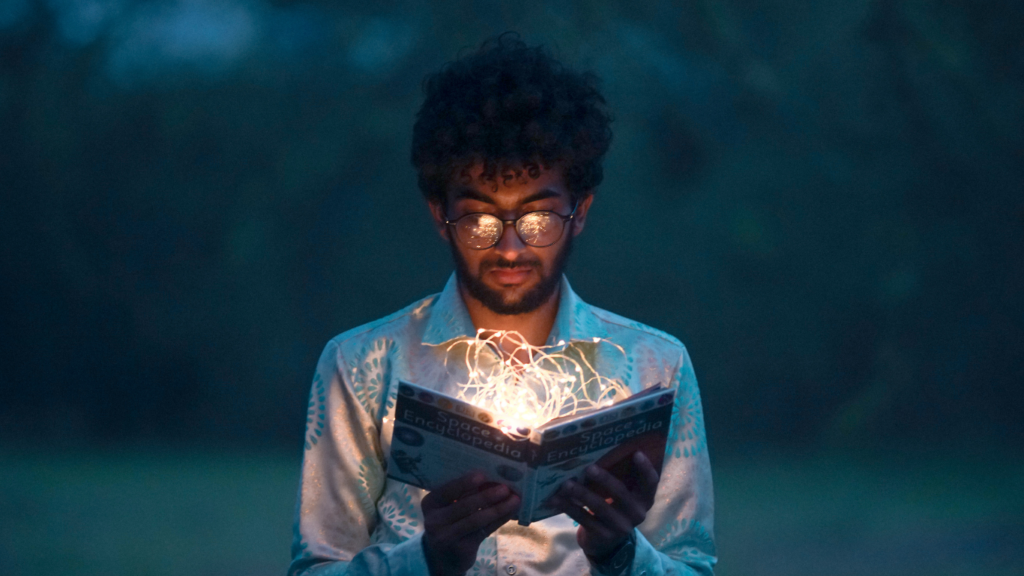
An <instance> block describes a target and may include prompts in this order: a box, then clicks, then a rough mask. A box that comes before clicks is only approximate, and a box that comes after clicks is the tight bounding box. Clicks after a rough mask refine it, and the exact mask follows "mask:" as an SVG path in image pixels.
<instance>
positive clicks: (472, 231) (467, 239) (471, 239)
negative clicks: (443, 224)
mask: <svg viewBox="0 0 1024 576" xmlns="http://www.w3.org/2000/svg"><path fill="white" fill-rule="evenodd" d="M563 226H564V222H563V220H562V218H561V217H560V216H558V215H557V214H555V213H554V212H547V211H541V212H530V213H529V214H524V215H523V216H522V217H520V218H519V219H518V220H516V231H517V232H519V237H520V238H521V239H522V240H523V242H525V243H527V244H529V245H530V246H534V247H538V248H542V247H544V246H550V245H552V244H554V243H555V242H558V239H559V238H561V237H562V228H563ZM503 231H504V224H503V223H502V221H501V220H500V219H498V218H497V217H496V216H492V215H490V214H469V215H466V216H464V217H462V218H460V219H459V220H458V222H457V223H456V227H455V233H456V235H457V236H458V238H459V240H460V241H461V242H462V243H463V244H465V245H466V246H467V247H469V248H473V249H475V250H483V249H484V248H490V247H491V246H494V245H495V244H497V243H498V240H499V239H501V234H502V232H503Z"/></svg>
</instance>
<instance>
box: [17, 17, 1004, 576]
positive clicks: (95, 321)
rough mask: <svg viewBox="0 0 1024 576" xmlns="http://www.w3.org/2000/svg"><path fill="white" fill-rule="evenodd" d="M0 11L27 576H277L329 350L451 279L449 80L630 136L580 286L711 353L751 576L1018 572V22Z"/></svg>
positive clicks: (730, 548) (733, 526)
mask: <svg viewBox="0 0 1024 576" xmlns="http://www.w3.org/2000/svg"><path fill="white" fill-rule="evenodd" d="M360 6H362V4H361V3H359V4H357V3H338V2H327V1H323V2H302V3H298V2H266V1H257V0H218V1H209V2H202V1H199V0H179V1H176V2H175V1H168V2H136V1H132V0H47V1H46V2H31V1H30V0H2V1H0V330H2V332H0V337H2V340H3V346H2V347H0V572H4V573H12V574H32V573H37V572H38V573H44V571H51V570H62V569H63V570H73V571H75V572H76V573H87V574H91V573H108V574H109V573H126V574H136V573H139V574H142V573H145V574H150V573H152V574H164V573H168V574H171V573H181V572H183V571H188V572H191V573H198V574H206V573H210V574H213V573H218V574H224V573H229V574H236V573H237V574H249V573H257V574H279V573H283V571H284V566H285V564H286V563H287V554H288V553H287V545H288V543H289V542H290V535H289V525H290V514H291V509H290V506H291V503H292V501H293V500H292V499H293V494H294V490H295V487H296V485H297V484H296V483H297V474H298V461H299V458H300V454H301V448H300V447H301V442H302V440H301V439H302V435H303V425H304V416H305V405H306V400H307V394H308V390H309V381H310V377H311V374H312V370H313V367H314V363H315V361H316V358H317V357H318V355H319V353H320V350H321V349H322V347H323V345H324V343H325V342H326V341H327V340H328V339H329V338H330V337H332V336H333V335H335V334H337V333H339V332H341V331H343V330H346V329H348V328H351V327H354V326H356V325H358V324H361V323H364V322H367V321H370V320H373V319H376V318H378V317H380V316H383V315H385V314H388V313H390V312H392V311H394V310H397V309H399V308H401V307H403V306H405V305H406V304H408V303H410V302H412V301H414V300H416V299H419V298H421V297H423V296H425V295H427V294H430V293H433V292H437V291H439V290H440V289H441V288H442V286H443V283H444V281H445V279H446V278H447V276H448V274H449V273H450V270H451V264H450V262H449V256H448V254H447V250H446V248H445V246H444V245H443V244H442V242H441V241H440V239H438V238H437V236H436V234H435V233H434V232H433V230H432V228H431V225H430V223H429V220H428V214H427V211H426V207H425V203H424V202H423V200H422V197H421V196H420V194H419V191H418V190H417V188H416V184H415V174H414V171H413V170H412V168H411V166H410V164H409V160H408V157H409V145H410V135H411V127H412V122H413V116H414V114H415V111H416V109H417V108H418V105H419V101H420V98H421V92H420V81H421V80H422V78H423V76H424V75H425V74H427V73H429V72H432V71H434V70H436V69H437V68H438V67H439V66H440V65H441V64H443V63H444V62H446V61H448V60H450V59H452V58H453V57H455V56H456V55H457V54H459V53H460V50H463V51H464V50H470V49H472V48H473V47H475V46H477V45H478V44H479V43H480V42H481V41H482V40H483V39H485V38H487V37H488V36H491V35H494V34H497V33H500V32H502V31H505V30H510V29H511V30H517V31H519V32H521V34H522V35H523V38H524V39H525V40H526V41H527V42H529V43H531V44H533V43H543V44H545V45H547V46H549V47H550V48H551V49H552V50H553V52H555V53H556V54H557V55H558V56H559V57H560V58H562V59H563V60H564V61H565V62H567V63H569V64H571V65H573V66H575V67H577V68H585V69H592V70H594V71H595V72H597V73H598V74H599V75H600V76H601V77H602V78H603V79H604V93H605V96H606V97H607V99H608V101H609V104H610V106H611V108H612V109H613V111H614V113H615V117H616V121H615V123H614V124H613V129H614V132H615V140H614V142H613V145H612V149H611V151H610V152H609V154H608V157H607V160H606V163H605V173H606V179H605V182H604V183H603V184H602V186H601V187H600V189H599V190H598V193H597V197H596V199H595V200H596V201H595V204H594V209H593V210H592V212H591V218H590V219H589V221H588V227H587V231H586V233H585V234H584V235H583V236H581V237H580V241H579V242H577V246H576V251H575V254H574V256H573V261H572V264H571V267H570V272H569V277H570V279H571V280H572V282H573V287H574V288H575V289H576V290H577V292H579V293H580V295H581V296H582V297H583V298H584V299H586V300H588V301H589V302H591V303H593V304H595V305H598V306H600V307H602V308H607V309H610V310H612V311H615V312H617V313H620V314H623V315H625V316H628V317H631V318H634V319H637V320H639V321H642V322H645V323H648V324H650V325H652V326H655V327H657V328H660V329H663V330H666V331H668V332H670V333H672V334H674V335H676V336H678V337H679V338H680V339H682V340H683V342H685V343H686V344H687V346H688V348H689V351H690V354H691V356H692V358H693V360H694V364H695V366H696V370H697V376H698V380H699V381H700V384H701V390H702V395H703V400H704V408H705V415H706V426H707V432H708V437H709V446H710V450H711V452H710V453H711V457H712V464H713V466H714V469H715V478H716V489H717V505H718V511H719V512H718V530H717V532H718V540H719V550H720V553H721V554H720V555H721V565H720V573H721V574H726V575H728V574H846V573H849V574H856V573H865V572H870V573H874V574H909V573H922V574H975V573H977V574H1004V573H1005V574H1017V573H1021V572H1022V571H1024V553H1022V552H1020V550H1022V549H1024V522H1021V521H1020V518H1021V517H1024V496H1022V495H1021V490H1020V488H1019V480H1020V478H1021V477H1022V473H1024V465H1022V463H1021V462H1022V460H1024V459H1022V458H1021V456H1022V452H1024V450H1022V447H1024V418H1022V417H1021V414H1022V412H1024V392H1022V391H1021V388H1020V386H1021V384H1022V380H1024V354H1022V342H1024V303H1022V302H1024V299H1022V298H1021V293H1022V289H1024V257H1022V248H1024V185H1022V183H1024V130H1022V128H1024V90H1022V88H1024V42H1022V38H1024V5H1022V4H1021V3H1020V2H1015V1H1012V0H992V1H971V0H955V1H954V0H950V1H924V0H918V1H912V2H911V1H907V2H897V1H894V0H844V1H839V0H835V1H827V2H811V1H789V2H781V1H778V0H776V1H768V2H758V3H755V2H748V1H743V0H732V1H724V2H722V1H712V0H692V1H688V2H679V3H675V4H668V3H662V4H655V3H650V4H648V3H640V4H634V3H627V2H618V3H616V2H608V1H594V2H568V1H561V2H546V3H544V4H543V5H542V6H541V5H537V6H532V7H531V6H525V5H522V6H521V5H519V4H517V3H488V2H443V3H442V2H426V1H423V2H414V1H409V2H397V3H394V4H388V5H386V6H385V7H360Z"/></svg>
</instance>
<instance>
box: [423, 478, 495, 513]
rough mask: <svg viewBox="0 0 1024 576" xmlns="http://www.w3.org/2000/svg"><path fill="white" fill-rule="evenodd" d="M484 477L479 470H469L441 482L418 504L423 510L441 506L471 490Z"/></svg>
mask: <svg viewBox="0 0 1024 576" xmlns="http://www.w3.org/2000/svg"><path fill="white" fill-rule="evenodd" d="M485 480H486V477H485V476H484V475H483V474H482V473H481V472H470V473H468V474H464V475H462V476H459V477H458V478H456V479H455V480H452V481H450V482H447V483H445V484H442V485H441V486H438V487H437V488H435V489H434V490H432V491H431V492H430V494H427V495H426V496H424V497H423V500H422V501H420V506H421V507H422V509H423V512H424V513H426V512H427V510H433V509H436V508H443V507H445V506H448V505H449V504H451V503H452V502H454V501H456V500H458V499H459V498H461V497H462V496H463V495H465V494H466V493H467V492H471V491H473V490H476V489H477V488H479V487H480V485H481V484H483V483H484V481H485Z"/></svg>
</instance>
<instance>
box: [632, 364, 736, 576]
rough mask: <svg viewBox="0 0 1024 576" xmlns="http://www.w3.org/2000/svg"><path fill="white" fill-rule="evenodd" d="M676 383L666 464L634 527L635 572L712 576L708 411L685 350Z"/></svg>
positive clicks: (677, 372) (714, 554) (712, 515)
mask: <svg viewBox="0 0 1024 576" xmlns="http://www.w3.org/2000/svg"><path fill="white" fill-rule="evenodd" d="M672 385H673V386H675V388H676V400H675V405H674V406H673V409H672V428H671V430H670V431H669V437H668V446H667V447H666V450H665V463H664V465H663V468H662V471H661V478H660V481H659V483H658V492H657V497H656V498H655V503H654V506H653V507H651V509H650V510H649V511H648V513H647V518H646V520H645V521H644V522H643V523H642V524H641V525H640V526H638V527H637V530H636V555H635V559H634V561H633V566H632V571H631V574H632V575H633V576H640V574H641V573H643V572H646V573H647V576H660V575H677V574H678V575H683V574H701V575H707V576H710V575H711V574H712V573H713V570H712V569H713V567H714V565H715V563H716V562H717V561H718V559H717V558H716V554H717V553H716V551H715V541H714V536H713V529H714V495H713V491H712V486H711V465H710V463H709V461H708V451H707V439H706V436H705V434H704V412H703V408H702V407H701V402H700V391H699V390H698V388H697V378H696V376H695V375H694V372H693V364H692V363H691V362H690V355H689V354H688V353H687V352H686V350H685V349H683V352H682V354H681V357H680V359H679V365H678V368H677V370H676V374H675V376H674V377H673V379H672Z"/></svg>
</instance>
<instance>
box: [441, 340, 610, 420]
mask: <svg viewBox="0 0 1024 576" xmlns="http://www.w3.org/2000/svg"><path fill="white" fill-rule="evenodd" d="M592 340H593V343H594V344H601V343H603V344H606V345H608V346H611V347H613V348H614V349H616V350H617V351H618V352H619V353H621V354H622V355H623V357H625V356H626V352H625V350H623V348H622V347H621V346H619V345H617V344H614V343H613V342H611V341H609V340H605V339H602V338H593V339H592ZM462 347H465V354H464V355H463V354H461V352H462V350H461V348H462ZM456 350H457V352H456ZM447 351H448V356H447V357H446V359H445V365H446V367H448V366H449V365H450V363H452V362H455V363H464V364H465V368H466V372H465V374H466V377H467V378H468V381H466V382H464V383H461V385H460V386H459V387H458V390H459V391H458V394H457V398H458V399H459V400H463V401H465V402H469V403H471V404H474V405H475V406H477V407H479V408H483V409H485V410H488V411H490V412H492V413H494V414H495V415H496V416H497V418H498V424H499V426H500V428H501V429H502V431H504V432H505V433H506V434H516V433H518V434H522V431H521V430H520V429H522V428H530V429H533V428H536V427H537V426H539V425H541V424H543V423H545V422H547V421H549V420H551V419H553V418H557V417H560V416H568V415H571V414H576V413H577V412H580V411H583V410H587V409H592V408H597V407H601V406H607V405H610V404H612V403H613V402H614V401H615V400H616V399H620V398H625V397H627V396H629V395H630V393H629V389H628V388H627V387H626V386H625V384H623V383H622V382H620V381H618V380H615V379H611V378H607V377H605V376H602V375H601V374H600V373H598V372H597V370H596V369H595V367H594V366H593V363H592V362H591V360H589V359H588V358H587V355H586V353H585V351H583V350H582V349H580V348H573V347H571V346H566V345H565V341H564V340H560V341H559V342H558V344H557V345H553V346H533V345H531V344H529V343H528V342H527V341H526V339H525V338H523V336H522V335H521V334H519V333H518V332H514V331H504V330H501V331H493V332H489V333H487V335H486V336H485V331H484V330H477V333H476V336H475V337H473V338H463V339H460V340H457V341H455V342H454V343H452V344H451V345H449V347H448V350H447ZM460 356H462V358H461V359H459V357H460ZM449 372H451V370H450V369H449ZM517 430H519V432H517Z"/></svg>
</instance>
